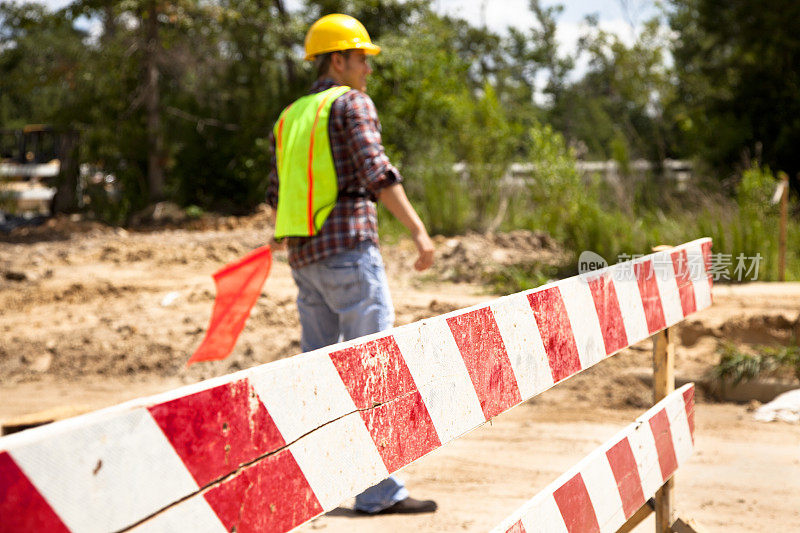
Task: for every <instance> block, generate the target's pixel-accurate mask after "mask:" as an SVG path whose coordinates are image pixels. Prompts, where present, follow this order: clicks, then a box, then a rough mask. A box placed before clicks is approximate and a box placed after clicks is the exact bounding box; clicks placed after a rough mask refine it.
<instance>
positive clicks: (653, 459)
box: [492, 383, 694, 533]
mask: <svg viewBox="0 0 800 533" xmlns="http://www.w3.org/2000/svg"><path fill="white" fill-rule="evenodd" d="M693 449H694V384H693V383H689V384H687V385H684V386H683V387H681V388H680V389H678V390H676V391H675V392H673V393H672V394H670V395H669V396H667V397H666V398H664V399H663V400H661V401H660V402H658V403H657V404H656V405H655V406H653V407H652V408H651V409H650V410H649V411H647V412H646V413H645V414H643V415H642V416H640V417H639V418H637V419H636V421H635V422H634V423H633V424H630V425H629V426H628V427H626V428H625V429H623V430H622V431H620V432H619V433H618V434H617V435H616V436H614V437H613V438H611V439H610V440H609V441H608V442H606V443H605V444H603V445H602V446H600V447H599V448H597V449H595V450H594V451H593V452H592V453H591V454H589V455H588V456H586V457H585V458H584V459H583V460H582V461H580V462H579V463H578V464H576V465H575V466H574V467H572V468H571V469H569V470H568V471H567V472H565V473H564V474H562V475H561V476H560V477H559V478H558V479H556V480H555V481H553V482H552V483H551V484H550V485H548V486H547V487H545V488H544V489H542V491H541V492H539V493H538V494H537V495H536V496H534V497H533V498H532V499H531V500H530V501H528V502H527V503H525V504H524V505H523V506H522V507H520V508H519V509H517V510H516V511H515V512H514V513H513V514H511V516H509V517H508V518H506V519H505V520H504V521H503V522H502V523H501V524H500V525H499V526H497V527H496V528H495V529H493V530H492V532H493V533H534V532H536V533H590V532H596V533H613V532H615V531H618V530H619V529H620V528H621V527H622V526H623V525H624V524H625V523H626V522H627V521H628V520H629V519H630V518H631V517H632V516H633V515H634V513H636V511H638V510H639V509H640V508H641V507H642V506H643V505H644V504H645V502H646V501H647V500H648V499H649V498H651V497H653V496H654V495H655V493H656V491H657V490H658V489H660V488H661V486H662V485H663V484H664V483H665V482H666V481H667V480H668V479H669V478H671V477H672V475H673V474H674V473H675V471H676V470H677V468H678V467H679V466H680V465H682V464H684V463H685V462H686V460H687V459H688V458H689V456H690V455H691V454H692V451H693Z"/></svg>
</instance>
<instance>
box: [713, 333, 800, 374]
mask: <svg viewBox="0 0 800 533" xmlns="http://www.w3.org/2000/svg"><path fill="white" fill-rule="evenodd" d="M718 351H719V354H720V361H719V364H717V366H715V367H714V369H713V374H714V377H716V378H717V379H719V380H720V381H727V380H730V381H732V382H733V383H734V384H738V383H741V382H742V381H750V380H752V379H755V378H757V377H765V376H769V377H782V378H785V377H787V376H793V377H794V378H795V379H797V380H800V346H781V347H773V346H759V347H757V348H756V349H755V352H756V353H746V352H743V351H741V350H740V349H739V348H737V347H736V346H735V345H733V344H730V343H725V344H723V345H722V346H720V348H719V350H718Z"/></svg>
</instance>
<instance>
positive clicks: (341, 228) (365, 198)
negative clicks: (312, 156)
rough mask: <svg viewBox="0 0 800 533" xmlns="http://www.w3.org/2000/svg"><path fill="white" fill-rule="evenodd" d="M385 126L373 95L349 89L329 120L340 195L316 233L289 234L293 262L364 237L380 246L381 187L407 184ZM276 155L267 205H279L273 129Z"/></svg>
mask: <svg viewBox="0 0 800 533" xmlns="http://www.w3.org/2000/svg"><path fill="white" fill-rule="evenodd" d="M335 85H336V83H334V81H333V80H331V79H322V80H317V81H316V82H315V83H314V84H313V85H312V86H311V90H310V91H309V94H313V93H318V92H320V91H324V90H326V89H329V88H331V87H333V86H335ZM380 131H381V125H380V121H379V120H378V112H377V110H376V109H375V104H374V103H372V99H371V98H370V97H369V96H367V95H366V94H364V93H363V92H361V91H357V90H350V91H348V92H346V93H345V94H343V95H342V96H340V97H339V98H337V99H336V100H335V101H334V102H333V106H332V107H331V113H330V118H329V120H328V134H329V135H330V143H331V150H332V152H333V163H334V167H335V169H336V178H337V181H338V186H339V197H338V199H337V200H336V205H335V206H334V208H333V210H332V211H331V213H330V215H328V218H327V219H326V220H325V223H324V224H323V225H322V227H321V228H320V230H319V233H317V234H316V235H315V236H313V237H287V239H286V240H287V245H288V249H289V265H290V266H291V267H292V268H301V267H303V266H306V265H308V264H311V263H314V262H316V261H320V260H322V259H324V258H326V257H329V256H331V255H335V254H337V253H340V252H343V251H345V250H349V249H351V248H354V247H355V246H356V245H357V244H358V243H359V242H361V241H372V242H374V243H375V244H378V212H377V209H376V206H375V202H376V201H377V198H378V192H379V191H380V189H381V188H383V187H387V186H389V185H393V184H395V183H400V182H402V180H403V178H402V176H401V175H400V172H398V171H397V169H396V168H395V167H394V166H393V165H392V164H391V163H390V162H389V158H388V157H387V156H386V154H385V153H384V150H383V145H382V144H381V133H380ZM270 147H271V149H272V159H271V163H270V172H269V182H268V185H267V198H266V199H267V203H268V204H269V205H270V206H272V207H273V208H277V206H278V171H277V162H276V158H275V137H274V134H273V133H270Z"/></svg>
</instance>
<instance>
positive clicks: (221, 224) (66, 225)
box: [0, 202, 270, 243]
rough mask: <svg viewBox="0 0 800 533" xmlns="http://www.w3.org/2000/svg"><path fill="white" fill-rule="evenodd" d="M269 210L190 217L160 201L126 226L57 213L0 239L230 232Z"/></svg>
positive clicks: (258, 224) (257, 221)
mask: <svg viewBox="0 0 800 533" xmlns="http://www.w3.org/2000/svg"><path fill="white" fill-rule="evenodd" d="M269 213H270V211H269V208H268V207H267V205H266V204H261V205H259V206H258V208H257V209H256V210H255V212H254V213H252V214H249V215H244V216H227V215H220V214H216V213H202V214H200V215H199V216H189V215H187V214H186V212H185V211H184V210H182V209H181V208H180V207H178V206H177V205H175V204H171V203H168V202H160V203H158V204H155V205H153V206H150V207H148V208H147V209H145V210H143V211H142V212H140V213H137V214H135V215H134V216H132V217H131V220H130V224H128V225H127V226H126V227H125V228H122V227H118V226H112V225H109V224H106V223H103V222H100V221H97V220H93V219H92V218H91V217H88V216H87V215H83V214H78V213H76V214H71V215H65V214H59V215H56V216H53V217H50V218H48V219H46V220H45V221H44V222H43V223H38V221H37V223H36V224H24V225H20V226H19V227H16V228H14V229H12V230H11V231H9V232H7V233H5V234H2V233H0V242H7V243H35V242H48V241H66V240H69V239H71V238H72V237H74V236H75V235H84V236H99V235H108V234H117V235H120V234H123V235H124V234H127V233H128V232H138V233H152V232H160V231H165V230H188V231H232V230H238V229H254V228H263V227H265V226H266V225H268V224H269V220H270V214H269Z"/></svg>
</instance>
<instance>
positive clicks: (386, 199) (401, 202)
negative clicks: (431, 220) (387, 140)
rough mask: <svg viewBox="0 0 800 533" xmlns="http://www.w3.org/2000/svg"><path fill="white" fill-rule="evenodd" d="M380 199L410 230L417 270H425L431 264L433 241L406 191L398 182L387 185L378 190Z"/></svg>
mask: <svg viewBox="0 0 800 533" xmlns="http://www.w3.org/2000/svg"><path fill="white" fill-rule="evenodd" d="M378 200H380V201H381V202H382V203H383V205H385V206H386V209H388V210H389V212H390V213H391V214H392V215H394V217H395V218H396V219H397V220H399V221H400V223H401V224H403V226H405V227H406V228H407V229H408V231H410V232H411V237H412V238H413V239H414V244H416V245H417V252H419V257H417V261H416V262H415V263H414V268H415V269H417V270H420V271H422V270H426V269H428V268H430V266H431V265H432V264H433V241H431V238H430V236H429V235H428V230H426V229H425V224H423V223H422V220H420V218H419V215H417V212H416V211H415V210H414V207H413V206H412V205H411V202H409V201H408V197H407V196H406V191H405V189H403V186H402V185H401V184H400V183H395V184H394V185H389V186H388V187H384V188H382V189H380V190H379V191H378Z"/></svg>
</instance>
